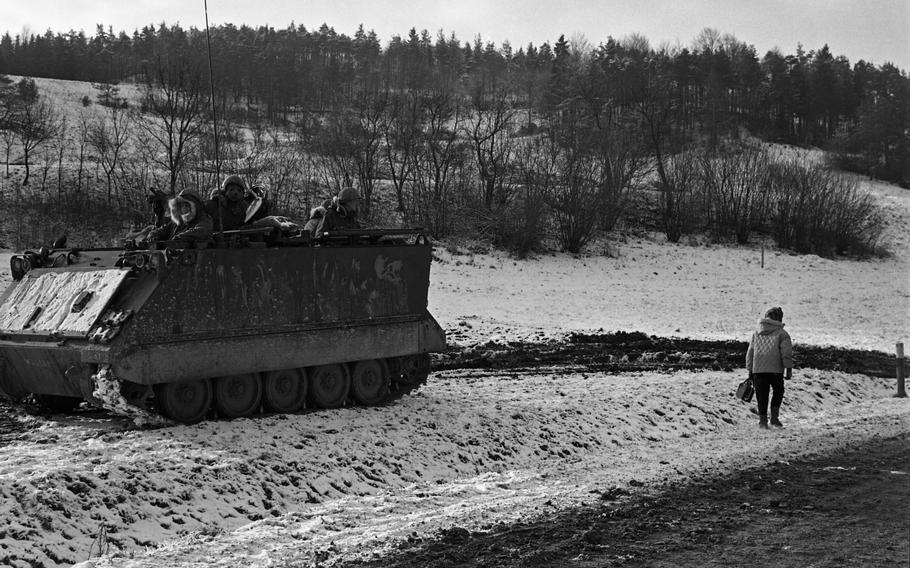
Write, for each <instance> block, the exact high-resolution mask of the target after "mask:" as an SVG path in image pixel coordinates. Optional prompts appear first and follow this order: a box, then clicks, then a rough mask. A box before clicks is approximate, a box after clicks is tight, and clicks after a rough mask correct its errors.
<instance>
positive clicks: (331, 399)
mask: <svg viewBox="0 0 910 568" xmlns="http://www.w3.org/2000/svg"><path fill="white" fill-rule="evenodd" d="M309 388H310V396H311V397H312V398H313V402H314V403H315V404H316V406H318V407H319V408H339V407H340V406H342V405H344V401H345V400H347V398H348V390H349V389H350V388H351V377H350V375H348V370H347V368H345V366H344V365H323V366H321V367H316V368H314V369H312V370H311V371H310V385H309Z"/></svg>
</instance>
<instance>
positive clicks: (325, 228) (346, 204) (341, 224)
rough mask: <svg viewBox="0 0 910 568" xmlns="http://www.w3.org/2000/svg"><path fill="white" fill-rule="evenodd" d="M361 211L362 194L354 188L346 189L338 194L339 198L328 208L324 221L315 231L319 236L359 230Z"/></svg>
mask: <svg viewBox="0 0 910 568" xmlns="http://www.w3.org/2000/svg"><path fill="white" fill-rule="evenodd" d="M359 209H360V194H359V193H357V190H356V189H354V188H353V187H346V188H344V189H342V190H341V191H339V192H338V197H337V198H336V199H335V201H334V203H332V204H331V205H330V206H329V207H326V210H325V213H324V214H323V216H322V219H320V220H319V224H318V225H317V226H316V229H315V230H314V231H313V236H319V235H321V234H323V233H326V232H329V231H337V230H342V231H346V230H352V229H359V228H360V222H359V221H358V219H357V213H358V211H359Z"/></svg>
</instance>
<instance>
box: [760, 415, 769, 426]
mask: <svg viewBox="0 0 910 568" xmlns="http://www.w3.org/2000/svg"><path fill="white" fill-rule="evenodd" d="M758 427H759V428H762V429H764V430H767V429H768V415H767V414H759V415H758Z"/></svg>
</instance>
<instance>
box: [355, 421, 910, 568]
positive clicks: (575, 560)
mask: <svg viewBox="0 0 910 568" xmlns="http://www.w3.org/2000/svg"><path fill="white" fill-rule="evenodd" d="M908 446H910V434H904V435H902V436H898V437H892V438H886V439H880V440H876V441H874V442H872V443H867V444H863V445H862V446H860V447H851V448H846V449H843V450H841V451H837V452H834V453H832V454H829V455H821V456H812V457H807V458H804V459H799V460H791V461H776V462H772V463H769V464H767V465H766V466H763V467H760V468H751V469H746V470H743V471H739V472H735V473H733V474H731V475H727V476H721V477H707V478H702V479H692V480H691V481H690V482H688V483H684V484H674V485H672V486H670V487H665V488H661V489H660V490H659V491H657V492H653V491H652V492H649V491H647V490H643V491H641V492H639V493H636V494H634V495H633V494H630V493H629V492H628V491H626V490H622V489H618V488H608V489H606V490H604V491H603V492H602V493H601V494H600V497H599V502H598V503H596V504H593V505H585V506H581V507H577V508H572V509H568V510H561V511H558V512H555V513H554V514H552V515H549V516H547V517H546V518H543V519H537V520H534V521H532V522H519V523H515V524H508V525H498V526H496V527H493V528H492V529H491V530H490V531H484V532H471V531H468V530H466V529H464V528H460V527H452V528H448V529H445V530H442V531H440V532H439V533H438V534H437V536H436V537H435V538H433V539H429V540H424V541H419V540H417V541H414V542H412V543H409V544H405V545H403V546H402V550H401V551H400V552H398V553H396V554H393V555H390V556H386V557H383V558H381V559H376V560H372V561H369V562H351V563H345V564H343V565H344V566H361V567H363V566H371V567H372V566H377V567H378V566H383V567H386V568H397V567H405V566H408V567H411V566H439V567H446V566H497V567H516V568H517V567H522V568H534V567H541V568H542V567H545V566H579V567H595V566H597V567H605V566H616V567H619V566H622V567H643V566H648V567H653V566H657V567H660V566H667V567H669V566H709V567H722V566H754V565H763V566H780V567H785V568H786V567H792V568H797V567H802V566H819V567H821V566H831V567H834V566H881V567H885V566H894V567H898V566H906V563H907V559H908V558H910V531H908V526H907V514H906V507H907V504H908V497H907V495H908V494H910V475H908V474H910V456H908V453H907V449H908Z"/></svg>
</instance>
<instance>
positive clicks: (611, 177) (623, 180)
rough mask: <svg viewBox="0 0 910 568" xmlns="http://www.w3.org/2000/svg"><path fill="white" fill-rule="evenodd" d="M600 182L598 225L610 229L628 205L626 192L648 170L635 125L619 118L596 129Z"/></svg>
mask: <svg viewBox="0 0 910 568" xmlns="http://www.w3.org/2000/svg"><path fill="white" fill-rule="evenodd" d="M594 153H595V159H596V161H597V163H598V169H597V177H598V181H599V184H600V193H601V195H600V207H601V219H600V226H601V228H602V229H604V230H606V231H610V230H612V229H613V228H614V227H615V225H616V222H617V221H618V220H619V219H620V217H622V215H623V213H624V212H625V210H626V207H627V205H628V196H629V192H630V191H631V190H632V188H633V187H634V186H635V184H636V183H638V182H639V181H640V180H641V178H642V176H643V175H644V174H645V173H647V171H648V170H649V161H650V159H649V156H648V155H647V152H646V151H645V148H644V144H643V142H642V140H641V135H640V130H639V128H638V125H636V124H632V123H631V121H628V120H621V121H618V122H615V123H607V125H606V128H603V129H602V130H599V131H598V132H597V139H596V140H595V147H594Z"/></svg>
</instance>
